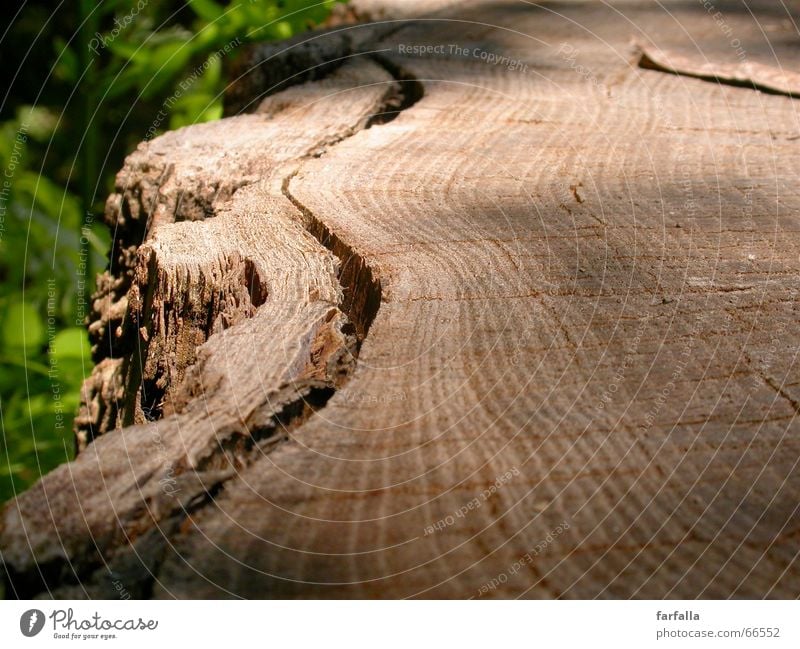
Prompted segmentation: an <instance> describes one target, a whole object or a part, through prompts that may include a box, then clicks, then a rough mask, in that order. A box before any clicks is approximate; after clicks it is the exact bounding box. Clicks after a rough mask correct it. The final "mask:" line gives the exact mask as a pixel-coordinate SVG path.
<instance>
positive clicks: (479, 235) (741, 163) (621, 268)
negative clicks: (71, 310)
mask: <svg viewBox="0 0 800 649" xmlns="http://www.w3.org/2000/svg"><path fill="white" fill-rule="evenodd" d="M395 4H396V6H395V7H394V8H393V7H392V3H390V2H383V3H381V2H378V1H377V0H375V1H373V2H362V3H355V10H356V13H358V11H359V9H360V10H361V12H362V14H361V15H362V16H363V15H364V14H365V13H367V11H366V9H369V15H370V17H371V18H373V20H374V21H376V24H373V25H340V26H338V27H335V28H332V29H329V30H328V31H326V32H322V33H319V34H311V35H305V36H304V37H303V38H299V39H295V41H293V42H292V43H290V44H289V45H288V46H286V45H285V46H283V47H276V46H274V45H273V46H264V47H259V48H255V49H253V50H252V52H251V53H250V57H249V58H246V59H245V61H249V62H250V63H256V64H258V63H259V62H260V61H264V62H263V63H262V64H261V65H260V66H258V65H257V66H256V67H255V68H254V69H251V67H250V65H249V64H248V65H243V66H240V70H239V71H240V72H241V74H242V76H241V77H240V78H237V79H233V80H232V82H233V83H232V88H233V90H232V91H231V93H230V96H229V98H228V103H227V106H228V110H229V111H230V112H235V113H238V114H236V115H232V116H230V117H227V118H225V119H222V120H220V121H217V122H213V123H209V124H203V125H197V126H192V127H189V128H186V129H181V130H179V131H175V132H171V133H167V134H165V135H164V136H162V137H159V138H157V139H155V140H153V141H151V142H147V143H144V144H142V145H140V147H139V148H138V149H137V151H136V152H135V153H133V154H132V155H131V156H130V157H129V158H128V160H127V162H126V165H125V168H124V169H123V170H122V171H121V172H120V174H119V176H118V178H117V185H118V188H117V192H116V193H115V194H114V195H113V196H112V197H111V198H110V199H109V201H108V207H107V212H106V218H107V220H108V222H109V225H110V226H112V228H113V229H114V230H113V231H114V233H115V240H114V241H115V243H114V248H113V250H112V256H111V265H110V268H109V270H108V272H107V273H105V274H104V276H103V277H102V278H101V282H100V290H99V293H98V295H97V296H96V300H95V305H94V310H95V315H94V321H93V322H92V323H91V325H90V331H91V334H92V336H93V341H94V344H95V347H94V353H95V356H96V360H97V361H98V365H97V367H96V369H95V371H94V373H93V374H92V376H91V377H90V379H89V380H88V381H87V383H86V386H85V390H84V404H83V406H82V410H81V413H80V417H79V419H78V427H79V431H78V445H79V447H80V449H81V452H80V454H79V456H78V458H77V460H76V461H75V462H73V463H71V464H69V465H65V466H62V467H60V468H58V469H57V470H55V471H53V472H52V473H51V474H49V475H48V476H46V477H45V478H44V479H43V480H42V481H41V482H39V483H38V484H37V485H35V486H34V487H33V488H32V489H30V490H29V491H28V492H27V493H25V494H23V495H21V496H20V497H19V498H18V499H17V500H16V501H14V502H12V503H10V504H9V505H8V506H7V507H6V508H5V511H4V512H3V515H2V519H1V520H0V551H1V552H2V561H3V563H4V565H5V568H6V572H7V574H6V582H7V589H8V592H9V594H15V595H17V596H23V597H28V596H36V595H43V596H47V595H52V596H55V597H115V596H116V593H117V589H118V584H120V583H121V584H122V585H123V586H124V587H125V589H126V590H127V591H128V592H130V593H132V594H134V595H136V596H139V597H159V598H169V597H415V596H416V597H534V598H549V597H570V598H578V597H582V598H588V597H643V598H645V597H646V598H661V597H797V596H800V574H798V572H799V571H798V568H799V566H798V559H797V557H798V552H800V514H798V508H799V507H800V472H798V470H797V466H798V460H800V438H799V437H798V433H800V425H798V419H797V415H798V412H799V411H800V383H799V382H798V374H797V353H798V342H800V318H798V309H797V292H798V290H800V238H799V236H800V235H799V234H798V231H800V216H799V215H800V194H798V190H797V172H798V169H800V120H798V114H797V110H798V107H799V106H800V104H798V103H797V99H796V98H795V97H794V95H795V89H796V88H797V76H796V75H795V74H793V73H791V72H787V71H792V70H797V69H798V63H800V48H798V47H797V45H798V35H797V31H796V28H795V26H794V23H793V22H792V21H791V19H790V16H789V15H788V14H786V12H785V9H783V8H782V7H781V3H772V2H767V1H766V0H765V1H764V2H750V1H748V3H747V5H748V7H744V5H742V3H740V2H722V1H719V2H715V7H714V10H713V11H709V10H708V9H707V8H706V7H705V6H704V4H703V3H702V2H664V3H654V2H646V1H641V2H638V1H629V2H618V3H613V4H606V3H602V4H601V3H583V2H557V3H541V4H537V5H534V4H531V3H525V2H503V3H499V2H458V3H452V2H441V3H421V2H397V3H395ZM434 4H435V5H437V6H438V9H437V10H436V11H434V9H433V8H432V7H433V5H434ZM365 8H366V9H365ZM748 8H749V10H750V11H748ZM751 12H752V13H751ZM398 17H399V18H401V19H398ZM414 17H416V18H419V20H410V18H414ZM418 46H419V47H418ZM287 48H288V49H287ZM276 66H283V68H278V67H276ZM317 66H318V67H319V70H317V71H316V72H311V71H310V69H311V68H315V69H316V67H317ZM277 69H280V70H281V74H279V75H277V76H276V73H275V70H277ZM282 82H283V83H282ZM293 84H294V85H293ZM762 91H768V92H762Z"/></svg>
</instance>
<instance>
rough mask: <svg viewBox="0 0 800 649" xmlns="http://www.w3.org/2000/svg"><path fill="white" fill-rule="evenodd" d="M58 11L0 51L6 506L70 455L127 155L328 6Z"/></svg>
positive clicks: (0, 395) (81, 2)
mask: <svg viewBox="0 0 800 649" xmlns="http://www.w3.org/2000/svg"><path fill="white" fill-rule="evenodd" d="M53 4H54V3H51V2H27V3H24V5H23V6H22V7H21V8H19V9H18V10H16V9H15V11H16V12H17V13H16V15H14V17H13V18H12V19H11V22H10V23H9V24H8V26H7V27H6V28H5V33H4V34H3V36H2V41H1V42H0V47H2V60H3V66H0V68H2V69H0V75H2V76H3V77H4V79H3V84H2V87H3V88H5V95H4V97H3V101H2V105H0V166H2V177H1V178H0V432H1V433H2V446H0V502H2V501H5V500H7V499H9V498H11V497H12V496H13V495H14V494H15V493H18V492H19V491H20V490H23V489H25V488H26V487H27V486H29V485H30V484H31V483H32V482H34V481H36V480H37V479H38V478H39V477H40V476H41V475H42V474H44V473H46V472H47V471H49V470H50V469H52V468H53V467H55V466H57V465H58V464H60V463H62V462H65V461H68V460H70V459H72V457H73V434H72V421H73V417H74V414H75V411H76V409H77V406H78V401H79V390H80V386H81V382H82V381H83V378H84V377H85V376H87V375H88V374H89V373H90V372H91V369H92V365H91V358H90V350H89V342H88V338H87V335H86V331H85V329H84V327H83V320H84V317H85V315H86V314H88V313H89V310H90V303H91V302H90V301H91V295H92V293H93V291H94V277H95V273H97V272H98V271H101V270H103V269H104V268H105V266H106V263H107V260H106V253H107V251H108V248H109V234H108V232H107V230H106V228H105V226H103V225H102V218H101V217H102V211H103V203H104V201H105V198H106V196H107V195H108V194H109V192H110V191H111V190H112V188H113V179H114V175H115V173H116V172H117V170H118V169H119V168H120V167H121V165H122V161H123V158H124V156H125V155H126V154H127V153H128V152H130V151H131V150H132V149H133V148H135V146H136V144H137V143H138V142H140V141H141V140H143V139H145V137H150V136H152V135H153V134H154V133H153V131H154V129H155V133H156V134H157V133H159V132H162V131H163V130H166V129H172V128H178V127H180V126H184V125H187V124H192V123H194V122H200V121H207V120H212V119H217V118H219V117H220V116H221V114H222V91H223V90H224V86H225V75H224V73H223V70H224V68H225V66H226V65H228V64H229V63H231V62H232V61H233V60H235V58H236V56H237V55H238V54H239V53H240V52H241V47H242V46H243V45H245V44H246V43H247V42H254V41H263V40H274V39H283V38H288V37H290V36H292V35H293V34H296V33H298V32H300V31H303V30H305V29H308V28H310V27H312V26H313V25H315V24H319V23H320V22H321V21H323V20H324V19H325V18H326V17H327V15H328V13H329V12H330V10H331V8H332V6H333V4H334V0H324V1H322V2H320V1H319V0H240V1H238V2H237V1H234V2H228V3H222V2H216V1H214V0H189V1H188V2H174V1H172V0H158V1H157V0H124V1H122V0H106V1H100V2H97V1H96V0H95V1H91V2H88V1H87V0H71V1H70V2H63V3H61V4H60V5H59V8H58V9H56V10H53V8H52V7H53ZM6 11H9V12H10V11H12V7H11V6H10V7H7V8H6ZM179 89H180V90H179ZM170 98H174V101H170V102H167V103H165V102H166V100H167V99H170ZM160 111H163V112H162V115H161V116H159V112H160Z"/></svg>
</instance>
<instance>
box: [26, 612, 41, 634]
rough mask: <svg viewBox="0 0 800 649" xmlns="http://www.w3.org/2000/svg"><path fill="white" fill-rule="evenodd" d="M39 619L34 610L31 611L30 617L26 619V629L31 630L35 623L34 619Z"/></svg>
mask: <svg viewBox="0 0 800 649" xmlns="http://www.w3.org/2000/svg"><path fill="white" fill-rule="evenodd" d="M37 619H39V616H38V615H36V611H34V612H33V613H31V619H30V620H28V631H33V625H34V624H36V620H37Z"/></svg>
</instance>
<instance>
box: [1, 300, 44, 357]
mask: <svg viewBox="0 0 800 649" xmlns="http://www.w3.org/2000/svg"><path fill="white" fill-rule="evenodd" d="M44 339H45V328H44V322H42V318H41V316H40V315H39V312H38V311H37V310H36V307H34V306H33V305H32V304H29V303H28V302H16V303H14V304H11V305H10V306H9V307H8V311H6V315H5V318H4V319H3V345H4V346H5V347H6V348H17V349H20V348H22V349H34V348H36V347H39V346H41V345H42V343H44Z"/></svg>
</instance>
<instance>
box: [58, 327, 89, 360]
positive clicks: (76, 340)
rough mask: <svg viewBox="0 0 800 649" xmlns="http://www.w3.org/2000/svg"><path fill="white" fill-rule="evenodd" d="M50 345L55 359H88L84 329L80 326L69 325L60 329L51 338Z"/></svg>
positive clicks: (87, 346)
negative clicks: (67, 327)
mask: <svg viewBox="0 0 800 649" xmlns="http://www.w3.org/2000/svg"><path fill="white" fill-rule="evenodd" d="M51 347H52V352H53V354H54V355H55V357H56V360H57V361H64V360H68V359H69V360H73V359H77V360H82V359H83V360H87V361H88V359H89V355H90V354H91V347H90V346H89V341H88V339H87V337H86V331H84V329H82V328H81V327H70V328H69V329H64V330H63V331H60V332H59V333H58V334H57V335H56V337H55V338H54V339H53V342H52V345H51Z"/></svg>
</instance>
